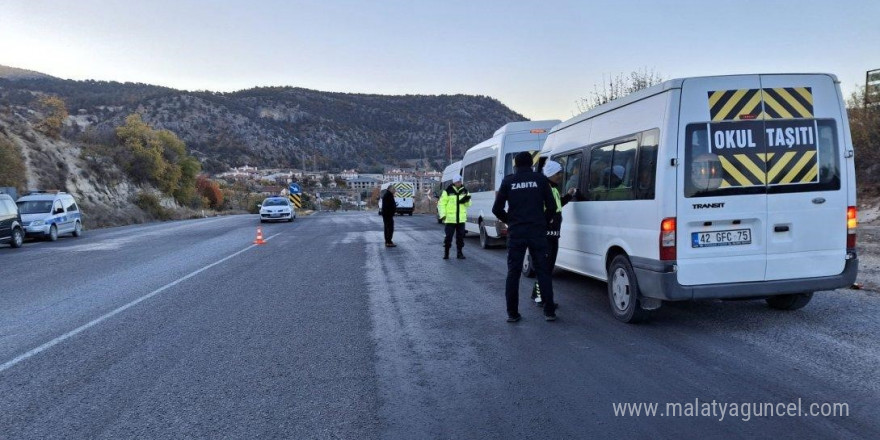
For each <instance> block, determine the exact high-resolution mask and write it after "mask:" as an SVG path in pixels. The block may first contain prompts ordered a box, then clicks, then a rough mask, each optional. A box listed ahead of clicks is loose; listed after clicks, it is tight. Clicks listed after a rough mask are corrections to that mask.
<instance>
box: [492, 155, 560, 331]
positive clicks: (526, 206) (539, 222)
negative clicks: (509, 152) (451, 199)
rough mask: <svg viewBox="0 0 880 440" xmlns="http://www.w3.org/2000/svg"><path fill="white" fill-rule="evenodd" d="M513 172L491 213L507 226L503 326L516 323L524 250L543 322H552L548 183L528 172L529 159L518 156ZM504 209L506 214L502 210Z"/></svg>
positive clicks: (553, 206)
mask: <svg viewBox="0 0 880 440" xmlns="http://www.w3.org/2000/svg"><path fill="white" fill-rule="evenodd" d="M514 165H515V167H516V172H515V173H513V174H511V175H508V176H506V177H505V178H504V180H502V181H501V186H500V188H499V189H498V194H497V195H496V197H495V204H494V205H492V213H493V214H495V216H496V217H497V218H498V219H499V220H501V221H503V222H504V223H507V283H506V286H505V291H504V295H505V298H506V300H507V322H517V321H519V320H520V318H521V317H522V316H521V315H520V314H519V279H520V276H521V275H522V264H523V259H524V258H525V256H526V250H528V251H529V254H531V255H532V261H533V262H534V263H535V272H537V274H538V283H539V284H540V286H541V294H542V295H543V297H544V318H545V319H546V320H547V321H555V320H556V303H555V302H553V284H552V280H551V279H550V271H549V270H547V252H548V245H547V225H548V224H549V223H550V220H551V219H552V217H553V215H554V214H555V212H556V203H555V201H554V200H553V192H552V191H551V190H550V183H549V181H548V180H547V178H546V177H544V175H543V174H541V173H538V172H535V171H534V170H532V168H531V166H532V155H531V154H529V153H528V152H522V153H519V154H517V155H516V157H515V158H514ZM505 205H507V210H505Z"/></svg>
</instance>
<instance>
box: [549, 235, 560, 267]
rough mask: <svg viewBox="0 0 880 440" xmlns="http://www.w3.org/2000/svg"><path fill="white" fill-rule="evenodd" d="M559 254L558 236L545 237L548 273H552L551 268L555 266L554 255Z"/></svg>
mask: <svg viewBox="0 0 880 440" xmlns="http://www.w3.org/2000/svg"><path fill="white" fill-rule="evenodd" d="M558 255H559V237H550V236H548V237H547V267H549V268H550V274H551V275H552V274H553V268H554V267H556V257H557V256H558Z"/></svg>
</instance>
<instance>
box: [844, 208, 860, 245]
mask: <svg viewBox="0 0 880 440" xmlns="http://www.w3.org/2000/svg"><path fill="white" fill-rule="evenodd" d="M858 226H859V210H858V209H857V208H856V207H855V206H850V207H848V208H846V248H847V249H855V248H856V228H857V227H858Z"/></svg>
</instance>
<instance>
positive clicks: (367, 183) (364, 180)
mask: <svg viewBox="0 0 880 440" xmlns="http://www.w3.org/2000/svg"><path fill="white" fill-rule="evenodd" d="M345 184H346V185H347V186H348V187H349V188H351V189H359V190H365V189H371V188H378V187H379V186H381V184H382V183H381V182H380V181H379V180H378V179H373V178H371V177H357V178H354V179H347V180H346V181H345Z"/></svg>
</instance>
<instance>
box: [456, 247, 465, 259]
mask: <svg viewBox="0 0 880 440" xmlns="http://www.w3.org/2000/svg"><path fill="white" fill-rule="evenodd" d="M455 258H458V259H459V260H464V259H465V257H464V254H463V253H461V248H458V255H456V256H455Z"/></svg>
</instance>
